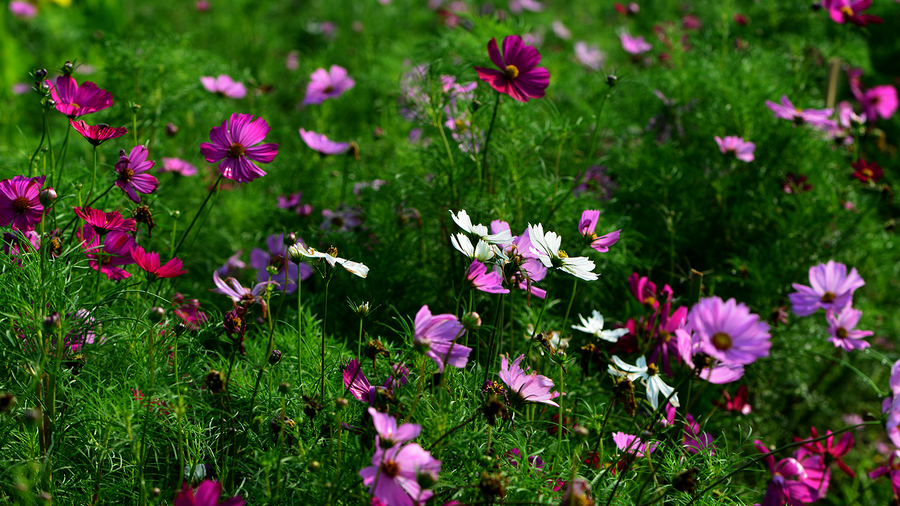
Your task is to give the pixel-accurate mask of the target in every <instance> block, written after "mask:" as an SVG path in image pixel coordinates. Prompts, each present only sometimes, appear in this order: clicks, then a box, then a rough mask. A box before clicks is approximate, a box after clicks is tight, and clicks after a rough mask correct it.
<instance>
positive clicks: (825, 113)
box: [766, 95, 836, 131]
mask: <svg viewBox="0 0 900 506" xmlns="http://www.w3.org/2000/svg"><path fill="white" fill-rule="evenodd" d="M766 107H768V108H769V109H771V110H772V112H774V113H775V117H776V118H780V119H786V120H788V121H792V122H793V123H794V126H797V125H802V124H803V123H808V124H810V125H811V126H813V127H816V128H819V129H821V130H826V131H827V130H832V129H834V127H835V126H836V124H835V122H834V120H831V119H829V118H830V117H831V113H832V112H834V110H833V109H822V110H821V111H820V110H817V109H802V110H801V109H798V108H796V107H794V104H792V103H791V101H790V100H789V99H788V97H787V95H782V96H781V104H776V103H775V102H772V101H771V100H766Z"/></svg>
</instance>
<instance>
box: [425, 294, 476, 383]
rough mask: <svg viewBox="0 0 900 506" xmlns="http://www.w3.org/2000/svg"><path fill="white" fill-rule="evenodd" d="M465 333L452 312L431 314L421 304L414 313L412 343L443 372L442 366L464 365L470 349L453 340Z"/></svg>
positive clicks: (426, 307) (467, 359)
mask: <svg viewBox="0 0 900 506" xmlns="http://www.w3.org/2000/svg"><path fill="white" fill-rule="evenodd" d="M464 333H465V330H464V329H463V326H462V324H461V323H459V320H458V319H457V318H456V316H454V315H452V314H439V315H432V314H431V310H429V309H428V306H427V305H426V306H422V308H421V309H419V312H418V313H416V320H415V334H414V336H413V345H414V346H415V347H416V348H417V349H420V350H422V351H424V352H425V354H426V355H428V356H429V357H431V359H432V360H434V362H435V363H436V364H437V366H438V369H440V371H441V372H444V366H445V364H446V365H452V366H453V367H465V365H466V363H467V362H468V361H469V353H471V351H472V349H471V348H468V347H466V346H463V345H461V344H459V343H457V342H455V341H456V340H457V339H458V338H460V337H461V336H462V335H463V334H464Z"/></svg>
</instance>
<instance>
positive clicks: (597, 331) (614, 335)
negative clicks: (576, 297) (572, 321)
mask: <svg viewBox="0 0 900 506" xmlns="http://www.w3.org/2000/svg"><path fill="white" fill-rule="evenodd" d="M578 319H579V320H581V325H572V328H573V329H575V330H580V331H582V332H587V333H588V334H593V335H594V336H595V337H599V338H600V339H603V340H604V341H609V342H611V343H614V342H616V341H618V340H619V338H620V337H622V336H624V335H625V334H627V333H628V329H613V330H603V315H601V314H600V312H599V311H597V310H596V309H595V310H594V311H593V312H592V313H591V317H590V318H588V319H587V320H585V319H584V317H583V316H581V315H580V314H579V315H578Z"/></svg>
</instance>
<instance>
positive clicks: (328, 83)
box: [303, 65, 356, 105]
mask: <svg viewBox="0 0 900 506" xmlns="http://www.w3.org/2000/svg"><path fill="white" fill-rule="evenodd" d="M309 78H310V81H309V84H308V85H307V86H306V96H305V97H303V104H304V105H309V104H321V103H322V102H324V101H326V100H328V99H329V98H335V97H339V96H340V95H341V94H342V93H344V92H345V91H347V90H349V89H350V88H352V87H353V86H354V85H355V84H356V82H354V81H353V79H351V78H350V76H348V75H347V69H345V68H344V67H339V66H337V65H332V66H331V69H330V70H325V69H323V68H318V69H316V71H315V72H313V73H312V75H311V76H309Z"/></svg>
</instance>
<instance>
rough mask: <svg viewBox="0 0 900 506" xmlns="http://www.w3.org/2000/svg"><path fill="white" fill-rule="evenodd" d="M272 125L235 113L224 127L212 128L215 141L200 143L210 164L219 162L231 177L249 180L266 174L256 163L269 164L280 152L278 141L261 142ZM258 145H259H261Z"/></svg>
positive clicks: (259, 119)
mask: <svg viewBox="0 0 900 506" xmlns="http://www.w3.org/2000/svg"><path fill="white" fill-rule="evenodd" d="M269 130H270V129H269V124H268V123H266V120H264V119H262V118H257V119H255V120H254V119H253V115H251V114H241V113H237V112H236V113H234V114H232V115H231V117H230V118H229V119H227V120H225V121H223V122H222V125H221V126H217V127H213V129H212V130H210V131H209V138H210V140H212V143H209V142H204V143H202V144H200V152H201V153H202V154H203V156H204V157H206V161H207V162H209V163H216V162H218V161H220V160H221V162H220V163H219V171H220V172H221V173H222V175H223V176H224V177H225V178H227V179H232V180H234V181H237V182H238V183H249V182H250V181H253V180H254V179H256V178H258V177H262V176H265V175H266V173H265V171H263V170H262V169H261V168H259V166H258V165H256V164H255V163H253V162H254V161H255V162H259V163H269V162H271V161H272V160H274V159H275V155H277V154H278V144H275V143H268V144H259V143H260V142H262V141H263V140H265V138H266V135H268V134H269ZM256 144H259V145H258V146H257V145H256Z"/></svg>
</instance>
